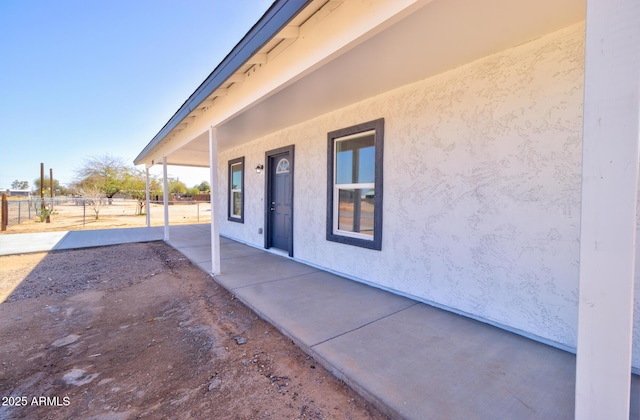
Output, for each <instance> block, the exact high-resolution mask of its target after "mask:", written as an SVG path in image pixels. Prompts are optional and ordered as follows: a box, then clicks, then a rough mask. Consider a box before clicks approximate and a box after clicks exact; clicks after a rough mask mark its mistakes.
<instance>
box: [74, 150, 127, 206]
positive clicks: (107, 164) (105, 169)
mask: <svg viewBox="0 0 640 420" xmlns="http://www.w3.org/2000/svg"><path fill="white" fill-rule="evenodd" d="M128 170H129V168H127V166H126V165H125V164H124V161H123V160H122V159H121V158H117V157H113V156H111V155H102V156H91V157H89V158H87V159H86V160H85V161H84V164H83V166H82V167H81V168H80V169H77V170H76V185H77V187H78V189H80V190H87V189H95V188H98V189H99V190H101V191H102V193H103V194H104V196H105V197H106V198H107V199H108V201H109V204H112V203H113V196H114V195H116V194H118V193H119V192H120V191H121V190H122V188H123V186H124V183H125V179H126V176H127V171H128Z"/></svg>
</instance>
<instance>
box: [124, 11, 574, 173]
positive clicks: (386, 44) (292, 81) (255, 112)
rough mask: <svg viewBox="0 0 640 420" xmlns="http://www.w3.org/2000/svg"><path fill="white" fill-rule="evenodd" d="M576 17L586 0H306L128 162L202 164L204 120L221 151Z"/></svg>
mask: <svg viewBox="0 0 640 420" xmlns="http://www.w3.org/2000/svg"><path fill="white" fill-rule="evenodd" d="M280 3H286V2H276V3H274V6H272V9H273V8H275V7H276V6H280ZM363 4H364V6H363ZM270 10H271V9H270ZM281 13H285V12H284V11H283V12H281ZM289 13H291V11H289ZM267 14H269V12H267ZM267 14H265V16H267ZM271 18H273V17H271ZM584 18H585V1H584V0H563V1H557V0H538V1H536V2H531V1H529V0H485V1H482V2H478V1H477V0H416V1H413V0H393V1H388V0H367V1H362V2H349V1H345V2H341V1H328V2H327V1H326V0H322V1H320V0H316V1H311V2H306V3H305V6H303V7H301V8H299V9H298V10H297V14H295V15H293V16H289V18H288V20H286V19H284V18H283V19H280V20H279V22H285V21H286V23H284V24H281V25H280V26H279V28H280V29H278V30H274V29H272V30H273V33H272V34H271V37H270V38H269V40H268V41H266V42H265V43H264V45H263V46H262V47H261V48H257V49H256V50H255V53H254V54H253V55H252V56H251V57H249V58H247V59H246V60H245V61H244V62H243V64H242V65H240V66H238V67H236V68H235V69H234V70H233V71H231V70H229V69H227V72H228V73H229V74H230V76H228V77H227V79H225V80H224V81H222V82H217V81H216V82H215V83H214V82H213V81H210V82H207V81H205V83H203V85H202V86H201V88H202V87H203V86H204V85H205V84H206V83H209V84H208V85H207V86H208V89H212V88H213V86H216V83H218V85H217V87H216V88H215V89H213V90H212V91H211V93H209V95H206V96H205V95H204V92H206V90H203V91H202V92H201V93H198V91H196V92H195V93H194V94H193V95H192V96H191V97H190V98H189V100H188V101H187V102H185V105H183V106H182V107H181V109H180V110H179V111H178V112H177V113H176V115H183V114H184V116H183V117H181V119H179V118H178V117H176V116H175V115H174V117H176V120H175V121H173V122H172V120H173V119H172V120H170V123H172V124H171V125H170V124H169V123H167V125H166V126H165V128H166V130H165V128H163V130H162V131H161V132H160V133H158V135H157V136H156V137H155V138H154V139H153V140H152V142H151V143H150V144H149V145H148V146H147V147H146V148H145V149H144V150H143V152H142V153H141V154H140V155H139V156H138V158H137V159H136V162H135V163H136V164H141V163H146V164H147V165H149V164H153V163H154V162H159V159H161V157H162V156H167V158H168V163H169V164H174V165H187V166H208V165H209V161H208V147H209V146H208V142H209V139H208V127H209V126H215V127H217V141H218V147H219V150H225V149H228V148H231V147H234V146H236V145H239V144H242V143H245V142H248V141H252V140H254V139H256V138H259V137H261V136H264V135H267V134H269V133H273V132H276V131H278V130H281V129H283V128H286V127H288V126H291V125H295V124H298V123H300V122H303V121H306V120H308V119H311V118H314V117H316V116H318V115H322V114H324V113H327V112H330V111H333V110H336V109H340V108H341V107H345V106H348V105H350V104H353V103H356V102H358V101H361V100H363V99H366V98H369V97H372V96H375V95H378V94H381V93H383V92H386V91H388V90H390V89H393V88H396V87H400V86H403V85H407V84H409V83H413V82H416V81H418V80H423V79H425V78H428V77H431V76H433V75H436V74H439V73H442V72H444V71H446V70H448V69H451V68H455V67H458V66H461V65H463V64H466V63H469V62H471V61H474V60H476V59H479V58H482V57H485V56H487V55H490V54H493V53H495V52H499V51H502V50H505V49H507V48H510V47H514V46H517V45H520V44H522V43H525V42H528V41H531V40H533V39H536V38H538V37H541V36H543V35H545V34H548V33H551V32H554V31H556V30H559V29H561V28H564V27H567V26H570V25H572V24H575V23H577V22H580V21H583V20H584ZM263 19H265V17H263ZM261 22H262V19H261ZM261 22H258V24H256V26H258V25H260V24H261ZM256 26H254V28H252V31H253V30H254V29H255V28H256ZM275 27H276V26H274V27H273V28H275ZM250 32H251V31H250ZM248 35H249V34H248ZM245 38H246V37H245ZM239 45H240V44H239ZM230 55H231V54H230ZM223 63H224V62H223ZM221 66H222V64H221ZM218 68H220V66H218ZM217 70H218V69H216V71H217ZM214 73H216V72H215V71H214ZM212 75H213V73H212ZM210 78H212V76H210ZM214 79H215V77H214V78H213V79H212V80H214ZM207 80H209V79H207ZM215 80H222V76H219V78H218V79H215ZM199 89H200V88H199ZM192 98H199V99H198V100H196V99H193V100H192ZM202 98H204V99H202ZM200 99H202V100H200ZM198 101H200V102H198ZM187 103H189V105H187ZM168 127H171V128H168Z"/></svg>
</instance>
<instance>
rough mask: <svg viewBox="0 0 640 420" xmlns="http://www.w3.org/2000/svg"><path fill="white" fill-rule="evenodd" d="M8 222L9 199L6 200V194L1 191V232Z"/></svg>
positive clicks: (5, 228)
mask: <svg viewBox="0 0 640 420" xmlns="http://www.w3.org/2000/svg"><path fill="white" fill-rule="evenodd" d="M8 223H9V201H7V194H6V193H2V222H1V223H0V225H1V226H0V230H2V231H3V232H4V231H5V230H7V224H8Z"/></svg>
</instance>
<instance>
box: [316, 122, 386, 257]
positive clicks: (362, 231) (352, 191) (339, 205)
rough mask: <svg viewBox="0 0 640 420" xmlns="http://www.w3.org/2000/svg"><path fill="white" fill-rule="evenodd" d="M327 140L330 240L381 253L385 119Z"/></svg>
mask: <svg viewBox="0 0 640 420" xmlns="http://www.w3.org/2000/svg"><path fill="white" fill-rule="evenodd" d="M327 137H328V152H327V155H328V159H327V160H328V164H327V180H328V183H327V240H328V241H333V242H340V243H344V244H348V245H355V246H360V247H364V248H369V249H375V250H381V249H382V161H383V146H384V119H378V120H374V121H370V122H367V123H363V124H358V125H355V126H352V127H348V128H344V129H340V130H336V131H332V132H330V133H329V134H328V136H327Z"/></svg>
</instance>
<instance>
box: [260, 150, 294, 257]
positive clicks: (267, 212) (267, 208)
mask: <svg viewBox="0 0 640 420" xmlns="http://www.w3.org/2000/svg"><path fill="white" fill-rule="evenodd" d="M287 152H288V153H289V174H290V176H291V191H290V194H291V195H290V197H289V198H290V202H291V217H290V220H289V223H290V226H289V232H291V234H290V235H289V243H288V248H289V249H288V251H289V256H290V257H293V208H294V205H293V204H294V203H293V198H294V193H293V191H294V184H295V182H294V181H295V176H294V174H295V167H296V165H295V155H294V152H295V145H293V144H292V145H289V146H284V147H279V148H277V149H273V150H269V151H267V152H265V175H266V176H265V177H264V178H265V181H264V182H265V183H264V197H265V200H264V226H265V229H264V247H265V249H269V248H271V246H272V245H271V230H272V226H271V201H272V199H271V198H272V191H271V182H272V179H271V178H272V175H271V174H272V172H273V169H274V168H273V167H272V166H273V164H272V159H271V158H273V157H274V156H277V155H280V154H282V153H287ZM285 251H286V250H285Z"/></svg>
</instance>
